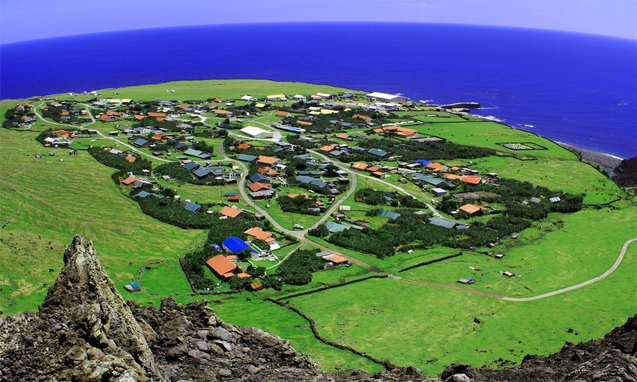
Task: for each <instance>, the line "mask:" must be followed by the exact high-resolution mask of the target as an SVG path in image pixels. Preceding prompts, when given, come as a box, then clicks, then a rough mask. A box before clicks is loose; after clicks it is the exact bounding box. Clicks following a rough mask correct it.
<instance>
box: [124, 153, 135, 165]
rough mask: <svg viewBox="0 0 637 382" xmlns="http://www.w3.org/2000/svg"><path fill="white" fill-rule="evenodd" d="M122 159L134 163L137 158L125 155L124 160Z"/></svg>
mask: <svg viewBox="0 0 637 382" xmlns="http://www.w3.org/2000/svg"><path fill="white" fill-rule="evenodd" d="M124 159H126V160H127V161H128V162H130V163H133V162H135V161H136V160H137V157H134V156H132V155H130V154H128V155H126V158H124Z"/></svg>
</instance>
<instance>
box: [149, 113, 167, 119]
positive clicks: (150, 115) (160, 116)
mask: <svg viewBox="0 0 637 382" xmlns="http://www.w3.org/2000/svg"><path fill="white" fill-rule="evenodd" d="M148 116H149V117H154V118H163V117H165V116H166V113H155V112H150V113H148Z"/></svg>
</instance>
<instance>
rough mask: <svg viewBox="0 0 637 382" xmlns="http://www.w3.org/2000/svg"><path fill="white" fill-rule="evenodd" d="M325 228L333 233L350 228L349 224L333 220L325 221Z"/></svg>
mask: <svg viewBox="0 0 637 382" xmlns="http://www.w3.org/2000/svg"><path fill="white" fill-rule="evenodd" d="M325 228H327V230H328V231H330V232H332V233H335V232H341V231H345V230H348V229H350V226H348V225H345V224H339V223H335V222H325Z"/></svg>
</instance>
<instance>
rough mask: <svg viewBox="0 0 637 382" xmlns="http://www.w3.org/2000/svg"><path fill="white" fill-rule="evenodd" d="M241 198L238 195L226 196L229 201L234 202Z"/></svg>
mask: <svg viewBox="0 0 637 382" xmlns="http://www.w3.org/2000/svg"><path fill="white" fill-rule="evenodd" d="M240 199H241V198H240V197H239V195H229V196H228V201H229V202H233V203H236V202H238V201H239V200H240Z"/></svg>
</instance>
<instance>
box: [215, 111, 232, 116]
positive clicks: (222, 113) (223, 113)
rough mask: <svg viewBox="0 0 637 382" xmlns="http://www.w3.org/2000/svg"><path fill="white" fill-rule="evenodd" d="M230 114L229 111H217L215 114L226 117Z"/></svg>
mask: <svg viewBox="0 0 637 382" xmlns="http://www.w3.org/2000/svg"><path fill="white" fill-rule="evenodd" d="M228 113H230V112H229V111H228V110H215V114H219V115H226V114H228Z"/></svg>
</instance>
